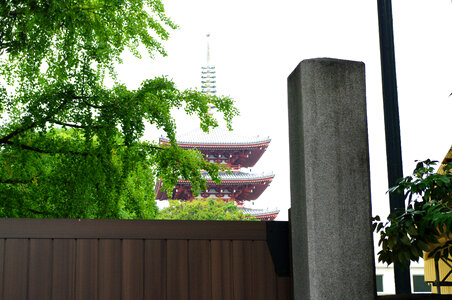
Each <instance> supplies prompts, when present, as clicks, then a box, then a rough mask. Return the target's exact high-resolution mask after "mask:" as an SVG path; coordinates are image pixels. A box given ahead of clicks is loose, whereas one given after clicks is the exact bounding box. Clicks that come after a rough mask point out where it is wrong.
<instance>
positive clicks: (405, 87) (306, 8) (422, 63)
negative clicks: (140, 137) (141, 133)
mask: <svg viewBox="0 0 452 300" xmlns="http://www.w3.org/2000/svg"><path fill="white" fill-rule="evenodd" d="M164 3H165V5H166V10H167V14H168V16H170V17H171V18H172V19H173V20H174V21H175V22H176V23H177V24H179V25H180V29H179V30H177V31H175V32H173V34H172V36H171V38H170V40H169V41H168V42H166V43H165V45H166V49H167V52H168V54H169V55H168V57H166V58H157V59H155V60H153V61H151V60H147V59H145V60H142V61H138V60H135V59H131V58H129V57H126V59H125V64H124V65H122V66H120V67H119V68H118V69H117V70H118V73H119V74H120V79H121V80H123V81H124V82H125V83H126V84H127V85H128V86H129V87H131V88H134V87H137V86H138V85H139V83H140V82H141V81H142V80H144V79H146V78H150V77H154V76H157V75H162V74H166V75H168V77H169V78H172V79H173V80H174V81H175V82H176V84H177V86H178V87H179V88H190V87H191V88H194V87H196V88H198V89H199V88H200V71H201V70H200V67H201V66H202V65H204V64H205V61H206V58H205V57H206V39H205V34H206V33H207V32H210V33H211V47H210V49H211V61H212V64H214V65H215V66H216V70H217V91H218V94H219V95H222V94H223V95H229V96H231V97H233V98H234V99H235V100H236V104H237V106H238V108H239V109H240V111H241V116H240V117H238V118H237V119H236V120H235V121H234V124H233V125H234V128H235V129H236V130H237V131H238V132H240V133H241V134H249V135H263V136H270V137H271V138H272V142H271V144H270V146H269V148H268V150H267V152H266V153H265V154H264V155H263V157H262V158H261V160H260V161H259V162H258V164H257V165H256V167H255V168H253V172H261V171H266V172H267V171H268V172H270V171H272V172H274V173H275V175H276V177H275V179H274V181H273V183H272V185H271V186H270V187H269V188H268V189H267V190H266V191H265V192H264V193H263V194H262V196H261V197H260V198H259V200H257V201H256V206H259V207H270V208H271V207H275V206H277V207H279V208H280V209H281V214H280V216H281V217H280V218H278V219H282V220H284V219H287V212H286V210H287V209H288V208H289V206H290V192H289V181H290V177H289V176H290V174H289V158H288V156H289V149H288V147H289V142H288V120H287V76H288V75H289V74H290V73H291V71H292V70H293V69H294V68H295V67H296V66H297V64H298V63H299V62H300V61H301V60H304V59H309V58H316V57H332V58H340V59H349V60H357V61H363V62H364V63H365V64H366V83H367V106H368V124H369V146H370V166H371V181H372V201H373V214H374V215H375V214H380V215H387V213H388V211H389V208H388V206H389V204H388V199H387V195H386V190H387V188H388V187H387V179H386V154H385V151H386V150H385V139H384V123H383V102H382V96H381V73H380V54H379V40H378V19H377V1H363V0H343V1H337V0H335V1H333V0H316V1H312V0H311V1H308V0H299V1H290V0H281V1H277V2H276V1H267V0H259V1H257V0H247V1H243V0H241V1H238V0H230V1H218V0H191V1H186V0H164ZM393 16H394V35H395V49H396V63H397V80H398V91H399V110H400V121H401V135H402V152H403V153H402V156H403V161H404V174H409V173H411V171H412V170H413V168H414V166H415V163H414V160H416V159H422V160H423V159H426V158H431V159H436V160H440V161H441V160H442V158H443V157H444V155H445V154H446V152H447V150H448V149H449V147H450V145H451V143H452V140H451V130H450V124H449V119H450V112H451V109H452V97H451V98H449V94H450V93H452V80H451V79H452V74H451V73H452V59H451V56H452V3H451V1H450V0H434V1H432V0H410V1H402V0H393ZM177 121H178V125H179V127H178V128H179V129H178V130H179V132H185V131H188V130H191V129H193V128H195V127H196V126H197V125H196V123H195V122H194V121H193V120H190V119H187V118H184V117H182V118H180V119H178V120H177ZM158 135H159V133H158V134H157V133H155V132H149V134H148V136H149V138H156V137H157V136H158Z"/></svg>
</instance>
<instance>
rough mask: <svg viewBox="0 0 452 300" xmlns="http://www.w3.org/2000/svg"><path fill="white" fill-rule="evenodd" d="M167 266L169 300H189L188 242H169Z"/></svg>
mask: <svg viewBox="0 0 452 300" xmlns="http://www.w3.org/2000/svg"><path fill="white" fill-rule="evenodd" d="M166 265H167V270H166V272H167V273H166V274H167V276H166V283H167V287H166V294H167V299H168V300H179V299H188V245H187V241H186V240H168V241H167V261H166Z"/></svg>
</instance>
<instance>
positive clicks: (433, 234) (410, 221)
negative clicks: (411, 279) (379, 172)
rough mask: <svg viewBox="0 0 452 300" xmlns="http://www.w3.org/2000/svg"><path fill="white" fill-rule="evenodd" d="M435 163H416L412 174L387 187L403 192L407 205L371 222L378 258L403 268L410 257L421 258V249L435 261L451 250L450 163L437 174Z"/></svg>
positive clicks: (394, 191) (451, 175)
mask: <svg viewBox="0 0 452 300" xmlns="http://www.w3.org/2000/svg"><path fill="white" fill-rule="evenodd" d="M436 163H437V162H436V161H431V160H426V161H420V162H418V164H417V165H416V168H415V169H414V171H413V174H412V175H410V176H407V177H405V178H401V179H399V180H398V182H397V185H396V186H394V187H392V188H391V189H390V190H389V192H391V193H401V194H403V195H404V196H405V198H406V200H407V203H408V206H407V209H406V210H400V211H397V212H395V213H391V214H390V215H389V216H388V221H387V222H382V221H380V218H379V217H378V216H377V217H375V219H374V224H373V225H374V229H375V231H376V232H378V233H379V234H380V241H379V246H381V247H382V250H381V251H380V252H379V253H378V260H379V261H381V262H384V263H387V264H391V263H395V264H396V265H398V266H401V267H407V266H409V263H410V260H412V261H418V260H419V258H420V257H423V251H426V252H428V253H429V257H434V258H435V259H436V260H439V259H440V258H441V257H448V255H449V253H452V248H451V247H452V240H451V237H452V163H449V164H446V165H445V166H444V169H443V171H442V172H440V173H436V172H435V168H434V165H435V164H436ZM439 240H443V241H442V242H440V241H439Z"/></svg>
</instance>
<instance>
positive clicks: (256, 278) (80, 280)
mask: <svg viewBox="0 0 452 300" xmlns="http://www.w3.org/2000/svg"><path fill="white" fill-rule="evenodd" d="M266 230H267V229H266V224H265V222H215V221H210V222H209V221H201V222H200V221H130V220H55V219H53V220H52V219H50V220H49V219H0V300H2V299H4V300H11V299H14V300H34V299H46V300H47V299H49V300H60V299H64V300H90V299H93V300H104V299H109V300H128V299H134V300H136V299H137V300H150V299H159V300H160V299H161V300H179V299H188V300H195V299H196V300H203V299H205V300H210V299H213V300H241V299H246V300H249V299H251V300H253V299H256V300H286V299H292V297H291V279H290V278H289V277H279V276H278V275H277V274H276V273H275V267H274V263H273V259H272V257H271V254H270V250H269V247H268V245H267V232H266ZM273 242H274V241H273ZM287 255H288V254H287Z"/></svg>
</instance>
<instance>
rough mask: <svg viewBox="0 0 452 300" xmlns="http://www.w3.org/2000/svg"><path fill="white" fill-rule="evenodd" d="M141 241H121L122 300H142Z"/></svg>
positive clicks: (142, 245)
mask: <svg viewBox="0 0 452 300" xmlns="http://www.w3.org/2000/svg"><path fill="white" fill-rule="evenodd" d="M143 251H144V244H143V240H123V241H122V297H123V298H122V299H123V300H129V299H130V300H140V299H143V267H144V260H143Z"/></svg>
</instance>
